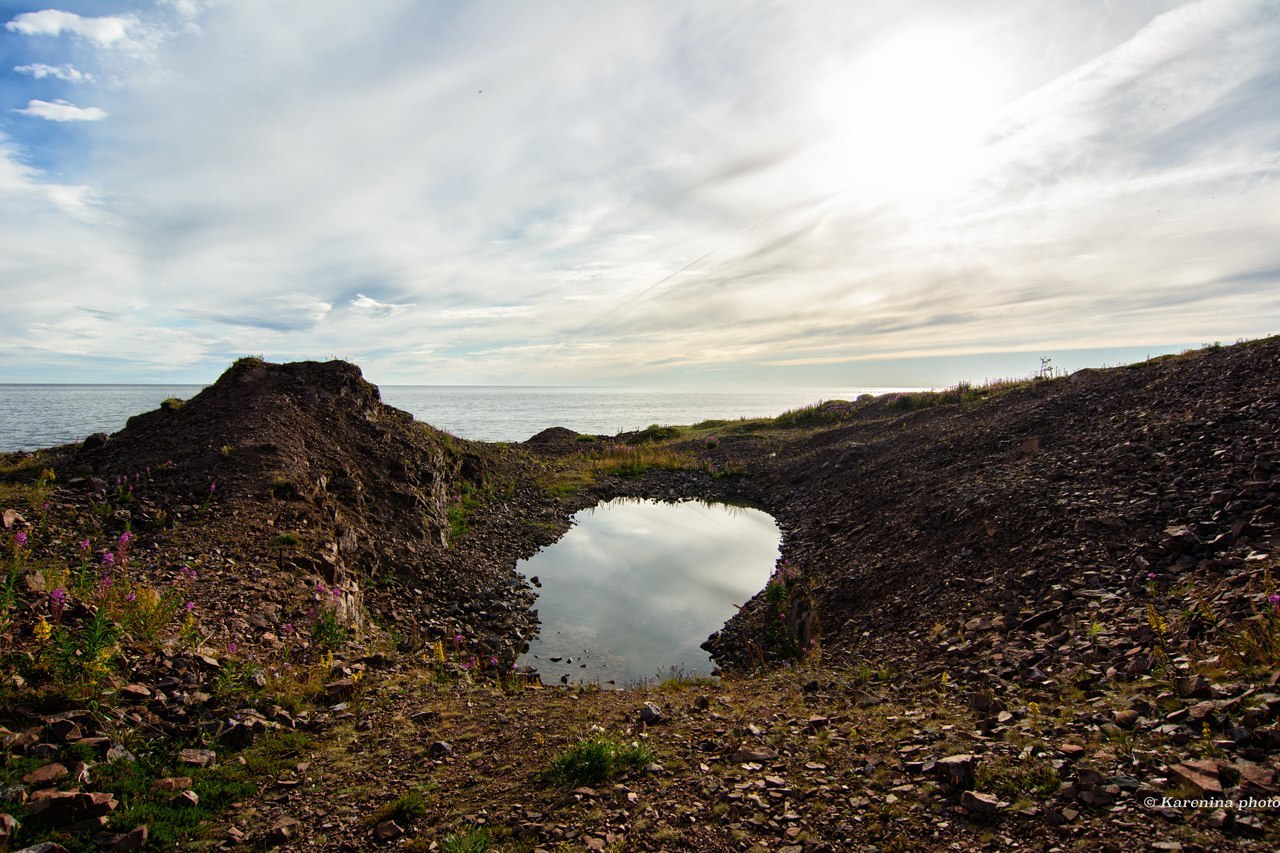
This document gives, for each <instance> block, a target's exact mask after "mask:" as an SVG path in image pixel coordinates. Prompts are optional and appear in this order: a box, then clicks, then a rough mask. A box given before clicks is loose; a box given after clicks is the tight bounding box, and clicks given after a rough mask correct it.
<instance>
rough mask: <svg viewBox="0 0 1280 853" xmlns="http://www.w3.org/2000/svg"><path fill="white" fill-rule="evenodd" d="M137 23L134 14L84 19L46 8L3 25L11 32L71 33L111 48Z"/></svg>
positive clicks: (40, 34) (73, 14)
mask: <svg viewBox="0 0 1280 853" xmlns="http://www.w3.org/2000/svg"><path fill="white" fill-rule="evenodd" d="M137 23H138V19H137V18H135V17H133V16H132V15H127V16H107V17H101V18H83V17H81V16H79V15H77V14H75V13H74V12H63V11H60V10H58V9H45V10H43V11H40V12H24V13H22V14H21V15H18V16H17V17H15V18H14V19H13V20H11V21H9V22H8V23H6V24H5V25H4V26H5V29H7V30H9V31H10V32H16V33H22V34H23V35H28V36H37V35H39V36H56V35H60V34H62V33H71V34H72V35H76V36H79V37H80V38H83V39H87V40H89V41H91V42H93V43H94V44H97V45H99V46H100V47H111V46H112V45H115V44H117V43H119V42H121V41H124V40H125V39H127V38H128V36H129V29H130V28H131V27H133V26H135V25H136V24H137Z"/></svg>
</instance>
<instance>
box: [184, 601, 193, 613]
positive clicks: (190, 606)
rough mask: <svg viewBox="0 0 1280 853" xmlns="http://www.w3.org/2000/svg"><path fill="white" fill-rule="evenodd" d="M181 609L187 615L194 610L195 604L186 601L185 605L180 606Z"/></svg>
mask: <svg viewBox="0 0 1280 853" xmlns="http://www.w3.org/2000/svg"><path fill="white" fill-rule="evenodd" d="M182 608H183V609H184V610H186V611H187V612H188V613H191V612H192V611H194V610H195V609H196V603H195V602H194V601H188V602H187V603H186V604H184V605H182Z"/></svg>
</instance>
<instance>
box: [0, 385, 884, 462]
mask: <svg viewBox="0 0 1280 853" xmlns="http://www.w3.org/2000/svg"><path fill="white" fill-rule="evenodd" d="M203 387H204V386H201V385H22V384H0V452H8V451H14V450H35V449H38V448H41V447H53V446H55V445H59V444H66V443H68V442H73V441H80V440H82V439H84V437H85V436H87V435H90V434H92V433H95V432H105V433H113V432H117V431H119V430H121V429H123V428H124V425H125V422H126V421H127V420H128V419H129V418H130V417H132V416H133V415H136V414H140V413H142V412H147V411H150V410H152V409H155V408H157V407H158V406H159V405H160V403H161V402H162V401H164V400H165V399H167V398H169V397H177V398H179V399H183V400H187V399H190V398H191V397H193V396H195V395H196V394H198V393H199V392H200V390H201V389H202V388H203ZM380 390H381V392H382V399H383V401H384V402H386V403H388V404H390V405H392V406H395V407H396V408H399V409H404V410H405V411H407V412H409V413H410V414H412V415H413V416H414V417H415V418H417V419H418V420H420V421H424V422H426V423H429V424H431V425H432V426H434V427H437V428H438V429H443V430H447V431H448V432H451V433H453V434H454V435H456V436H458V437H459V438H470V439H477V440H480V441H524V440H525V439H527V438H529V437H530V436H533V435H535V434H536V433H538V432H541V431H542V430H544V429H546V428H547V427H553V426H562V427H567V428H569V429H571V430H574V431H576V432H582V433H592V434H596V435H615V434H617V433H619V432H625V431H628V430H635V429H643V428H644V427H647V426H649V425H650V424H663V425H666V424H693V423H698V422H700V421H705V420H711V419H723V420H733V419H737V418H756V417H772V416H775V415H780V414H782V413H783V412H785V411H787V410H789V409H794V408H797V407H799V406H805V405H809V404H811V403H816V402H819V401H822V400H852V399H854V398H856V397H857V396H858V395H859V394H864V393H871V394H879V393H884V392H887V391H894V390H901V389H892V388H789V389H768V390H764V389H762V390H722V391H703V390H697V391H692V390H656V389H640V388H625V387H600V386H493V385H484V386H479V385H383V386H380Z"/></svg>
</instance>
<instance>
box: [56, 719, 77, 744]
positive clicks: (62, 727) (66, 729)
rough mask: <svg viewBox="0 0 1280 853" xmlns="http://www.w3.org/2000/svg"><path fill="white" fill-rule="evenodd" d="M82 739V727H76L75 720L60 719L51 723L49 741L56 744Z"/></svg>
mask: <svg viewBox="0 0 1280 853" xmlns="http://www.w3.org/2000/svg"><path fill="white" fill-rule="evenodd" d="M82 737H84V732H82V731H81V730H80V726H78V725H76V721H75V720H69V719H67V718H66V717H59V718H58V719H56V720H50V721H49V740H51V741H52V742H54V743H70V742H71V741H73V740H80V738H82Z"/></svg>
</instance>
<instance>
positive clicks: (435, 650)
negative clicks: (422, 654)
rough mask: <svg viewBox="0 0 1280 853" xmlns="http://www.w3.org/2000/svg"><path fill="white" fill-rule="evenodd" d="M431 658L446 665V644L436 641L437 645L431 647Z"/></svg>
mask: <svg viewBox="0 0 1280 853" xmlns="http://www.w3.org/2000/svg"><path fill="white" fill-rule="evenodd" d="M431 657H432V658H434V659H435V662H436V663H444V643H442V642H440V641H439V640H436V642H435V645H434V646H432V647H431Z"/></svg>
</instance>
